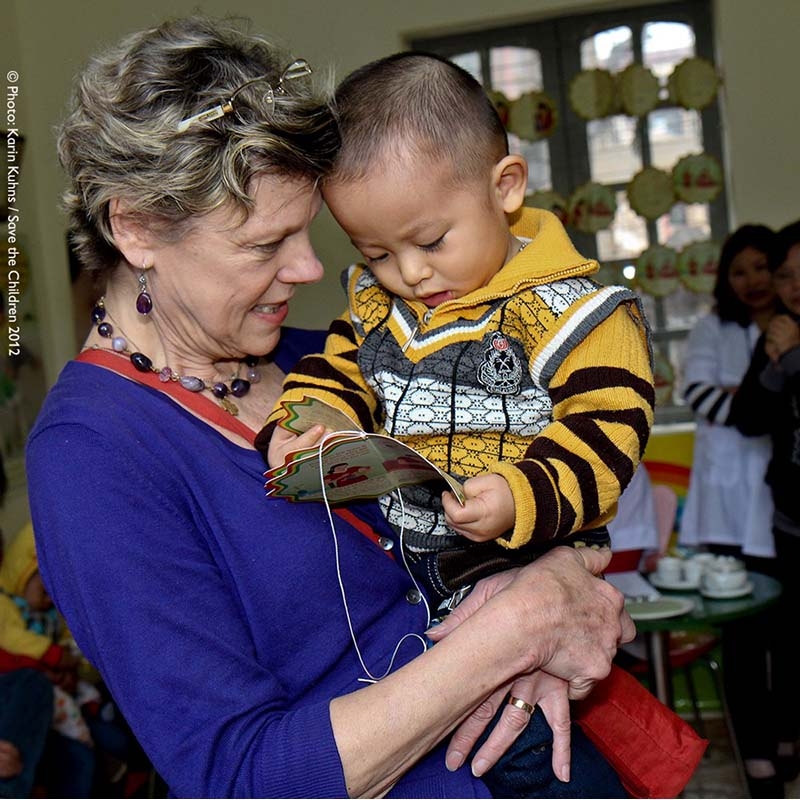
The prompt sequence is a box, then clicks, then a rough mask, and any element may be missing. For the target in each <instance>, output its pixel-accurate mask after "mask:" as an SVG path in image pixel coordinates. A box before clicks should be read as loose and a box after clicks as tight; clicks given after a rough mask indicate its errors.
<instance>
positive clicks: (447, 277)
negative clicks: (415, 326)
mask: <svg viewBox="0 0 800 800" xmlns="http://www.w3.org/2000/svg"><path fill="white" fill-rule="evenodd" d="M507 160H508V163H509V164H511V165H512V166H511V168H510V169H503V168H502V166H501V165H503V164H504V163H505V162H506V161H507ZM519 162H522V164H524V161H522V159H520V158H519V157H518V156H508V157H506V159H503V160H502V161H501V162H499V164H498V165H497V166H496V167H495V168H494V169H493V170H492V172H491V175H487V176H486V177H485V178H475V179H472V180H469V181H463V182H460V183H456V184H454V182H453V180H452V177H453V176H452V167H451V166H450V164H448V163H446V162H445V163H442V162H439V163H431V162H430V161H429V160H424V159H422V160H416V162H415V161H412V159H411V158H403V159H400V160H399V163H398V162H395V163H394V164H392V165H390V166H389V167H388V168H387V167H386V166H385V165H384V166H382V167H379V168H378V169H376V170H374V171H373V172H372V173H371V174H370V175H369V177H367V178H365V179H364V180H360V181H350V182H345V183H336V182H335V181H334V182H328V183H326V185H325V186H324V188H323V196H324V197H325V201H326V202H327V204H328V206H329V208H330V210H331V213H332V214H333V216H334V217H335V218H336V221H337V222H338V223H339V225H341V227H342V228H343V229H344V230H345V232H346V233H347V234H348V235H349V236H350V240H351V241H352V242H353V244H354V245H355V246H356V247H357V248H358V249H359V250H360V251H361V253H362V255H363V256H364V258H365V259H366V263H367V264H368V265H369V267H370V269H371V270H372V272H373V273H374V274H375V277H376V278H377V279H378V280H379V281H380V282H381V284H382V285H383V286H384V287H385V288H386V289H388V290H389V291H390V292H393V293H394V294H397V295H399V296H400V297H402V298H404V299H406V300H419V301H421V302H423V303H425V304H426V305H427V306H430V307H431V308H433V307H434V306H437V305H439V304H440V303H444V302H445V301H447V300H453V299H455V298H458V297H462V296H464V295H465V294H467V293H469V292H471V291H474V290H475V289H478V288H480V287H482V286H485V285H486V284H487V283H488V282H489V281H490V280H491V278H492V277H493V276H494V275H495V274H496V273H497V272H498V271H499V270H500V269H501V268H502V267H503V265H504V264H505V263H506V262H507V261H508V260H509V259H510V258H511V257H512V256H513V255H514V253H515V252H516V249H517V244H516V240H515V238H514V237H513V236H512V235H511V233H510V232H509V229H508V222H507V219H506V214H507V213H510V212H512V211H515V210H516V209H517V208H518V207H519V206H520V205H521V203H522V199H523V198H524V191H525V187H524V184H525V182H526V179H527V172H526V170H525V168H524V166H523V167H520V166H519ZM518 173H521V176H520V174H518ZM520 181H521V182H522V184H523V185H522V189H521V190H518V187H517V184H518V183H519V182H520Z"/></svg>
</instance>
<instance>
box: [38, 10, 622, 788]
mask: <svg viewBox="0 0 800 800" xmlns="http://www.w3.org/2000/svg"><path fill="white" fill-rule="evenodd" d="M309 72H310V69H309V67H308V66H307V64H306V63H305V62H304V61H301V60H295V61H293V60H292V59H291V58H289V57H287V56H286V55H284V54H282V53H280V52H278V51H277V50H276V49H275V48H273V47H272V46H271V45H269V44H267V43H265V42H264V41H262V40H260V39H257V38H256V37H253V36H250V35H247V34H244V33H242V32H240V31H238V30H236V29H234V28H231V27H229V26H228V25H227V24H220V23H213V22H210V21H208V20H203V19H189V20H179V21H176V22H172V23H167V24H164V25H163V26H161V27H159V28H157V29H155V30H151V31H146V32H144V33H141V34H137V35H134V36H131V37H130V38H127V39H126V40H124V41H123V42H122V43H121V45H120V46H119V47H118V48H117V49H115V50H112V51H110V52H108V53H107V54H105V55H104V56H102V57H100V58H97V59H95V60H93V61H92V62H91V63H90V64H89V66H88V67H87V69H86V70H85V72H84V73H83V75H82V77H81V79H80V81H79V83H78V85H77V90H76V95H75V100H74V104H73V107H72V110H71V113H70V114H69V116H68V117H67V119H66V121H65V122H64V124H63V126H62V127H61V131H60V136H59V153H60V157H61V161H62V163H63V165H64V167H65V169H66V171H67V173H68V174H69V177H70V180H71V188H70V189H69V191H68V192H67V205H68V208H69V210H70V213H71V232H72V235H73V237H74V241H75V242H76V245H77V248H78V253H79V256H80V259H81V261H82V263H83V264H84V265H85V267H86V269H89V270H92V271H93V272H94V273H95V274H96V275H97V277H98V278H102V281H103V284H104V287H105V288H104V295H103V297H102V299H101V300H100V301H99V302H98V304H97V307H96V308H95V309H94V313H93V322H94V325H93V327H92V330H91V332H90V334H89V336H88V338H87V340H86V342H85V346H84V349H83V352H82V354H81V355H80V357H79V358H78V359H76V361H74V362H71V363H69V364H68V365H67V366H66V367H65V369H64V370H63V372H62V374H61V376H60V377H59V379H58V382H57V383H56V385H55V386H54V387H53V388H52V390H51V392H50V394H49V396H48V398H47V400H46V402H45V405H44V407H43V409H42V412H41V414H40V417H39V419H38V421H37V424H36V426H35V429H34V431H33V433H32V435H31V438H30V443H29V448H28V453H27V467H28V474H29V487H30V501H31V510H32V516H33V522H34V527H35V530H36V533H37V546H38V551H39V557H40V564H41V571H42V575H43V578H44V580H45V583H46V585H47V587H48V589H49V591H50V592H51V594H52V596H53V598H54V600H55V602H56V604H57V606H58V607H59V609H60V610H61V611H62V613H63V614H64V615H65V616H66V618H67V621H68V623H69V625H70V628H71V630H72V632H73V634H74V636H75V638H76V640H77V642H78V644H79V646H80V648H81V650H82V651H83V652H84V653H85V654H86V655H87V656H88V657H89V658H90V660H91V661H92V662H93V663H94V664H95V665H96V666H97V668H98V669H99V670H100V672H101V673H102V675H103V677H104V679H105V681H106V682H107V684H108V686H109V688H110V690H111V692H112V693H113V695H114V697H115V699H116V700H117V702H118V703H119V705H120V706H121V708H122V710H123V712H124V714H125V716H126V717H127V719H128V720H129V722H130V723H131V725H132V727H133V730H134V731H135V733H136V735H137V737H138V738H139V740H140V741H141V743H142V745H143V746H144V748H145V750H146V751H147V753H148V754H149V756H150V757H151V759H152V761H153V763H154V765H155V767H156V769H157V770H158V771H159V773H161V775H162V776H163V777H164V778H165V780H166V781H167V783H168V785H169V787H170V790H171V791H172V792H173V793H174V794H176V795H180V796H195V797H199V796H208V795H211V796H218V797H223V796H241V795H251V796H261V797H278V796H306V797H323V796H345V795H347V794H350V795H353V796H367V795H380V794H385V793H387V792H390V791H391V793H392V794H393V796H425V797H444V796H451V797H452V796H457V797H478V796H481V797H485V796H488V792H487V789H486V786H485V785H484V784H483V782H482V781H481V780H480V778H479V777H477V775H479V774H480V773H481V772H483V771H485V770H486V769H487V767H488V765H489V763H490V762H491V761H492V760H494V759H496V758H497V756H498V755H499V754H500V752H502V750H503V749H504V748H505V747H507V746H508V744H509V743H510V741H511V739H512V738H513V735H514V729H515V727H516V730H518V729H519V727H520V720H522V721H523V722H524V721H525V719H526V718H527V714H526V707H527V709H530V704H533V703H535V702H538V699H539V698H538V696H537V694H536V691H535V686H534V684H535V683H536V681H535V680H534V679H533V676H535V675H536V674H538V673H537V671H538V670H545V671H546V672H548V673H550V674H552V675H554V676H557V677H559V678H561V679H563V680H566V681H568V682H569V684H570V694H571V696H572V697H573V698H580V697H583V696H585V695H586V694H587V693H588V692H589V690H590V689H591V687H592V686H593V685H594V683H595V682H596V681H597V680H599V679H601V678H603V677H604V676H605V675H606V674H607V673H608V671H609V668H610V660H611V658H612V657H613V655H614V652H615V650H616V647H617V645H618V643H619V642H620V641H621V640H623V641H624V640H627V639H630V638H631V636H632V633H633V629H632V623H631V622H630V619H629V618H628V617H627V615H626V614H624V612H622V598H621V596H620V595H619V594H618V593H617V592H616V591H615V590H614V589H613V588H612V587H610V586H609V585H607V584H605V583H604V582H603V581H601V580H598V579H597V578H595V577H594V576H593V574H592V573H594V574H597V573H599V572H600V570H602V568H603V567H604V566H605V564H606V563H607V560H608V555H607V554H606V553H603V552H592V551H589V550H588V549H586V550H585V551H573V550H567V549H558V550H557V551H554V552H553V553H551V554H550V555H548V556H547V557H545V558H543V559H542V560H541V561H539V562H537V563H536V564H535V565H532V566H529V567H526V568H524V569H522V570H516V571H511V572H507V573H504V574H503V575H501V576H497V577H494V578H491V579H488V580H487V581H485V582H483V583H482V584H480V585H479V586H478V587H477V588H476V590H475V591H474V592H473V593H472V595H471V596H470V598H469V599H468V600H467V601H465V603H464V604H462V606H461V607H460V608H459V609H457V611H456V612H455V613H454V615H452V616H451V617H450V618H448V620H447V621H446V622H445V623H444V624H443V625H442V626H440V627H439V628H438V629H437V630H436V631H435V632H432V633H431V634H430V636H431V638H436V639H437V640H438V643H437V644H436V646H434V647H432V648H426V641H425V639H424V637H423V634H424V633H425V631H426V628H427V627H428V626H429V621H428V615H427V613H426V604H425V602H424V598H423V597H422V596H421V594H420V592H419V591H418V590H417V589H416V588H415V585H414V583H413V581H412V579H411V578H410V577H409V575H408V573H407V572H406V571H405V569H404V568H403V566H402V564H401V563H400V560H399V559H397V560H395V559H394V557H393V555H394V552H393V551H396V550H397V549H398V548H397V547H396V546H395V542H394V539H393V538H392V536H393V534H392V533H391V532H390V531H389V530H387V529H386V527H385V526H384V525H383V523H382V517H381V515H380V513H379V512H378V510H377V506H373V505H372V504H362V505H359V506H357V507H353V508H349V509H346V510H343V511H340V512H339V513H338V514H337V515H336V517H335V533H334V534H333V535H332V531H331V526H330V524H329V520H328V517H327V515H326V512H325V509H324V507H322V506H320V505H316V504H299V505H293V504H290V503H287V502H286V501H283V500H279V499H268V498H265V496H264V491H263V477H262V473H263V462H262V460H261V457H260V455H259V454H258V452H256V450H255V449H254V447H253V438H254V435H255V433H254V432H255V431H256V430H258V429H259V428H260V427H261V425H262V423H263V421H264V419H265V418H266V416H267V413H268V412H269V411H270V409H271V408H272V406H273V404H274V402H275V400H276V398H277V397H278V395H279V392H280V388H281V380H282V377H283V375H284V373H285V371H286V370H287V369H289V368H290V367H291V366H292V365H293V363H294V361H295V360H296V358H297V357H298V355H299V354H300V353H303V352H305V351H309V350H316V349H318V348H319V346H320V342H319V341H313V342H308V341H307V337H303V336H302V335H301V334H300V333H298V332H297V331H293V330H291V329H284V328H282V323H283V322H284V320H285V319H286V315H287V312H288V303H289V301H290V300H291V299H292V297H293V295H294V293H295V290H296V289H297V287H298V286H301V285H302V284H306V283H310V282H313V281H316V280H319V278H320V277H321V274H322V267H321V265H320V263H319V261H318V260H317V258H316V256H315V254H314V251H313V249H312V247H311V243H310V241H309V225H310V223H311V221H312V220H313V218H314V216H315V215H316V214H317V212H318V211H319V208H320V204H321V200H320V194H319V192H318V189H317V182H318V180H319V179H320V178H321V177H323V176H324V175H325V172H326V170H327V168H328V166H329V165H330V163H331V159H332V157H333V156H334V155H335V152H336V148H337V144H338V136H337V130H336V126H335V121H334V117H333V115H332V113H331V111H330V109H329V107H328V105H327V103H326V102H325V101H324V100H321V99H320V97H319V96H318V95H317V94H315V92H314V90H313V88H312V79H311V77H310V76H309V74H308V73H309ZM255 356H260V358H255ZM354 641H355V642H356V643H357V645H358V647H355V646H354V644H353V642H354ZM509 689H510V690H511V692H512V694H513V695H515V696H516V697H517V698H519V699H518V701H517V703H516V705H514V706H512V705H506V706H505V711H504V712H503V713H502V715H501V717H500V722H499V724H498V730H499V732H498V734H497V736H496V737H495V740H494V744H487V745H486V747H487V748H488V749H485V750H484V756H485V757H484V758H483V759H482V760H481V761H479V762H477V763H473V768H472V770H471V769H470V768H469V767H468V766H467V767H466V768H461V767H462V766H463V765H464V764H465V763H466V761H467V757H468V753H469V747H470V746H471V743H472V742H473V741H474V740H475V739H476V737H477V735H478V733H480V731H481V729H482V728H483V727H484V726H485V724H486V723H485V720H486V719H488V718H490V717H491V716H492V714H493V713H494V712H495V710H496V709H497V708H499V706H500V703H501V701H502V698H503V697H504V696H505V695H506V693H507V692H508V691H509ZM564 711H565V710H564ZM564 721H565V722H566V719H564ZM459 726H460V727H459ZM567 729H568V727H567ZM454 730H456V731H457V736H456V737H455V738H454V739H452V743H451V744H450V746H449V750H448V751H446V750H445V747H446V737H448V736H449V734H451V733H452V732H453V731H454ZM566 744H568V742H566V741H565V739H564V736H563V734H562V735H561V737H560V738H559V737H558V736H557V739H556V745H555V749H556V756H555V759H554V760H555V763H556V770H557V772H558V773H559V776H560V777H562V778H564V777H568V772H567V771H566V770H567V769H568V767H567V764H568V752H567V750H566V747H565V745H566ZM473 773H474V774H473ZM576 777H577V776H576ZM584 791H585V793H586V794H587V795H592V796H597V794H596V793H595V792H594V791H593V789H592V788H590V787H586V788H585V789H584Z"/></svg>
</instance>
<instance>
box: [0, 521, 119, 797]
mask: <svg viewBox="0 0 800 800" xmlns="http://www.w3.org/2000/svg"><path fill="white" fill-rule="evenodd" d="M0 650H2V651H3V652H4V654H5V658H4V661H8V662H10V665H11V666H10V667H9V668H13V664H16V665H17V666H18V667H23V666H28V667H34V668H35V669H38V670H40V671H41V672H43V673H44V674H45V675H46V676H47V677H48V678H49V679H50V682H51V683H52V686H53V720H52V729H53V730H54V731H55V732H56V733H59V734H61V735H62V736H64V737H66V738H68V739H73V740H75V741H76V742H79V743H80V744H82V745H84V747H86V748H88V749H90V750H94V749H95V739H96V738H97V739H98V741H97V745H98V748H99V753H98V754H99V756H100V762H99V763H100V765H101V767H102V768H103V776H102V777H103V778H105V779H108V781H109V783H112V784H113V783H115V782H116V781H118V780H119V779H120V778H121V777H122V776H123V775H124V774H125V771H126V769H127V763H126V758H127V753H128V749H129V746H130V741H129V736H128V733H127V731H126V730H124V729H123V728H122V727H120V726H119V725H117V724H116V723H115V722H114V721H113V719H112V717H113V716H114V715H115V713H116V712H115V710H114V708H113V704H110V703H108V702H107V701H106V699H105V698H104V697H103V695H102V694H101V692H100V690H99V689H98V688H97V686H95V685H94V684H93V683H91V682H90V681H88V680H84V679H82V678H80V677H79V675H78V667H79V665H80V663H81V655H80V653H79V652H78V651H77V649H76V648H75V645H74V642H73V641H72V639H71V636H70V634H69V631H68V630H67V628H66V626H65V625H64V623H63V620H62V619H61V616H60V615H59V614H58V612H57V611H56V609H55V608H54V607H53V601H52V599H51V598H50V595H49V594H48V593H47V591H46V589H45V588H44V585H43V583H42V579H41V576H40V574H39V564H38V560H37V557H36V547H35V542H34V535H33V526H32V525H31V523H27V524H26V525H24V526H23V528H22V529H21V530H20V531H19V533H17V535H16V536H15V537H14V539H13V540H12V541H11V543H10V545H9V547H8V550H7V552H6V553H5V557H4V559H3V562H2V564H0ZM0 666H1V665H0ZM60 749H61V748H59V750H60ZM64 752H68V753H70V754H71V755H70V756H69V758H71V759H72V758H77V759H78V760H79V761H80V762H81V764H83V762H84V761H85V762H86V763H87V764H88V763H89V760H90V754H88V753H87V754H83V753H82V752H81V751H79V750H77V749H76V748H74V747H71V748H67V749H66V750H64ZM76 754H79V755H77V756H76ZM91 761H92V762H94V757H93V756H91ZM82 769H83V767H82ZM85 771H86V772H87V773H88V776H89V781H90V782H91V774H92V771H93V767H92V769H91V770H88V769H86V770H85Z"/></svg>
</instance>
